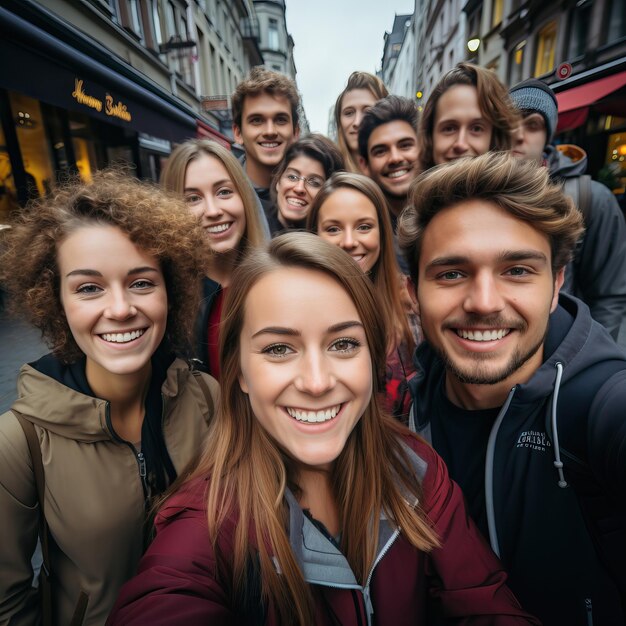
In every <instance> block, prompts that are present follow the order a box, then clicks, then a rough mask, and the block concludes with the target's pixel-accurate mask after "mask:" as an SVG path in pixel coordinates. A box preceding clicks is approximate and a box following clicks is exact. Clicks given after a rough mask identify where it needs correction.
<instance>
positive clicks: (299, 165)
mask: <svg viewBox="0 0 626 626" xmlns="http://www.w3.org/2000/svg"><path fill="white" fill-rule="evenodd" d="M344 169H345V167H344V163H343V157H342V156H341V152H339V149H338V148H337V146H336V145H335V144H334V143H333V142H332V141H331V140H330V139H328V138H327V137H324V136H323V135H319V134H317V133H312V134H310V135H307V136H306V137H302V138H301V139H298V141H296V142H294V143H292V144H291V145H290V146H289V148H287V151H286V152H285V156H284V157H283V160H282V161H281V162H280V164H279V166H278V167H277V168H276V171H275V172H274V178H273V180H272V188H271V190H272V196H273V199H274V211H273V213H271V214H270V215H269V216H268V222H269V226H270V232H271V233H272V236H275V235H277V234H278V233H280V232H282V231H286V230H297V229H301V230H302V229H304V228H305V227H306V218H307V215H308V214H309V210H310V209H311V203H312V202H313V200H315V196H316V195H317V193H318V192H319V190H320V189H321V188H322V185H323V184H324V181H325V180H326V179H327V178H328V177H329V176H330V175H331V174H333V173H334V172H339V171H342V170H344Z"/></svg>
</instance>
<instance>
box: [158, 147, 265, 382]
mask: <svg viewBox="0 0 626 626" xmlns="http://www.w3.org/2000/svg"><path fill="white" fill-rule="evenodd" d="M161 185H162V186H163V187H165V189H168V190H169V191H173V192H175V193H177V194H180V195H182V196H184V198H185V202H186V203H187V206H188V207H189V208H190V209H191V211H192V213H194V214H195V215H196V216H197V217H198V218H199V219H200V225H201V226H202V230H203V232H204V234H205V238H206V239H205V241H206V245H207V246H208V247H209V250H210V251H211V252H212V253H213V254H212V255H211V257H210V258H209V260H208V262H207V267H206V270H205V272H206V274H205V277H204V279H203V281H202V290H203V297H202V301H201V303H200V311H199V314H198V317H197V320H196V347H195V355H194V356H195V357H196V358H195V362H196V364H197V365H198V367H199V369H201V370H203V371H207V372H209V373H210V374H211V375H212V376H213V377H214V378H217V379H218V380H219V376H220V367H219V359H218V355H217V345H218V340H219V328H220V321H221V317H222V302H223V300H224V294H225V291H226V289H227V288H228V287H229V285H230V283H231V275H232V273H233V270H234V269H235V267H236V266H237V265H238V264H239V262H240V261H241V259H242V258H243V257H244V256H245V255H246V253H247V252H248V251H249V250H250V249H252V248H254V247H256V246H258V245H260V244H262V243H264V241H265V236H264V234H263V228H262V226H261V221H260V216H259V212H258V209H257V204H256V199H255V197H254V190H253V189H252V187H251V186H250V183H249V182H248V180H247V179H246V175H245V174H244V171H243V169H242V168H241V165H240V164H239V162H238V161H237V159H236V158H235V157H234V156H233V154H232V153H231V152H229V151H228V150H226V148H223V147H222V146H220V145H219V144H218V143H215V142H214V141H208V140H206V139H195V140H191V141H186V142H185V143H183V144H181V145H179V146H178V147H177V148H176V149H175V150H174V152H172V154H171V155H170V157H169V159H168V161H167V164H166V166H165V168H164V169H163V172H162V174H161Z"/></svg>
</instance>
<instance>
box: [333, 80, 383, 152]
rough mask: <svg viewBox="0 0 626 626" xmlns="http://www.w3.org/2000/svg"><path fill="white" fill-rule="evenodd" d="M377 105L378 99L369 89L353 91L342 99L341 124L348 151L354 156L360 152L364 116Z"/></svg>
mask: <svg viewBox="0 0 626 626" xmlns="http://www.w3.org/2000/svg"><path fill="white" fill-rule="evenodd" d="M374 104H376V97H375V96H374V94H373V93H372V92H371V91H370V90H369V89H352V90H351V91H347V92H346V93H345V94H344V96H343V98H342V99H341V111H340V113H339V122H340V124H341V130H342V132H343V137H344V139H345V140H346V145H347V146H348V149H349V150H350V152H352V153H353V154H356V153H357V152H358V151H359V127H360V126H361V120H362V119H363V114H364V113H365V111H367V110H368V109H369V108H370V107H371V106H372V105H374Z"/></svg>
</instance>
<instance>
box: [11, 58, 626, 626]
mask: <svg viewBox="0 0 626 626" xmlns="http://www.w3.org/2000/svg"><path fill="white" fill-rule="evenodd" d="M299 108H300V101H299V96H298V92H297V89H296V87H295V84H294V83H293V82H292V81H291V80H290V79H289V78H288V77H286V76H284V75H281V74H277V73H275V72H271V71H268V70H265V69H262V68H254V69H253V70H252V72H251V73H250V75H249V76H248V77H247V78H246V79H245V80H244V81H243V82H242V83H241V84H240V85H238V86H237V88H236V90H235V93H234V94H233V96H232V113H233V134H234V137H235V139H236V141H237V142H238V143H239V144H240V145H241V146H242V147H243V150H244V155H243V157H242V158H241V159H239V160H238V159H237V158H236V157H235V156H234V155H233V153H232V152H230V151H229V150H227V149H225V148H223V147H222V146H220V145H218V144H216V143H214V142H211V141H207V140H197V139H196V140H190V141H187V142H184V143H182V144H180V145H179V146H177V147H176V148H175V149H174V151H173V152H172V154H171V155H170V157H169V158H168V161H167V163H166V165H165V167H164V169H163V172H162V176H161V185H160V188H157V187H154V186H151V185H148V184H146V183H143V182H141V181H138V180H135V179H133V178H132V177H130V176H129V175H127V174H125V173H122V172H119V171H104V172H101V173H99V174H97V175H96V176H95V178H94V180H93V182H92V183H90V184H85V183H81V182H73V183H71V184H68V185H65V186H63V187H60V188H59V189H57V190H56V191H55V192H54V193H53V194H52V195H51V196H50V197H47V198H43V199H40V200H38V201H37V202H36V203H34V204H33V205H32V206H29V207H27V209H25V210H24V211H23V213H22V214H21V216H20V218H19V219H18V221H17V222H16V224H15V225H14V227H13V228H12V233H11V237H10V242H9V243H10V245H9V248H8V250H7V252H6V253H5V254H4V256H3V259H2V262H1V264H0V267H1V268H2V276H1V280H2V283H3V285H4V287H5V289H6V290H7V291H8V293H10V295H11V300H12V305H13V308H14V309H15V310H16V311H18V312H20V314H21V315H23V316H25V317H26V318H27V319H29V320H30V321H31V322H32V323H33V324H34V325H35V326H36V327H37V328H39V329H40V331H41V333H42V335H43V337H44V339H45V340H46V341H47V343H48V344H49V345H50V348H51V353H50V354H48V355H46V356H43V357H42V358H40V359H39V360H38V361H36V362H34V363H31V364H27V365H24V366H23V368H22V369H21V371H20V375H19V380H18V391H17V400H16V401H15V403H14V404H13V406H12V408H11V410H10V411H8V412H7V413H5V414H4V415H2V416H0V526H1V527H2V528H3V541H2V543H1V544H0V624H1V625H4V624H6V625H7V626H8V625H17V624H36V623H40V622H41V623H44V624H103V623H105V621H106V622H107V624H112V625H113V624H176V623H189V624H200V623H207V624H224V625H225V624H291V623H297V624H311V625H312V624H328V625H331V624H355V625H356V624H380V625H383V624H393V625H396V624H398V625H399V624H407V625H408V624H412V625H415V624H446V623H450V624H452V623H454V624H476V625H482V624H484V625H486V624H493V625H502V626H504V625H507V626H508V625H518V624H519V625H522V624H539V623H543V624H545V625H546V626H564V625H566V624H567V625H568V626H569V625H571V626H589V625H592V624H593V625H595V626H598V625H599V626H613V625H618V624H621V625H623V624H624V623H625V620H626V574H625V572H624V563H625V562H626V498H625V497H624V494H625V493H626V419H625V415H624V409H623V407H624V406H625V404H626V354H625V353H624V352H623V351H622V350H621V349H620V348H619V347H618V346H617V344H616V343H615V341H614V338H615V337H616V336H617V332H618V331H619V327H620V324H621V321H622V318H623V316H624V313H625V311H626V225H625V224H624V218H623V216H622V214H621V212H620V209H619V206H618V205H617V203H616V201H615V198H614V197H613V196H612V194H611V193H610V191H609V190H608V189H606V188H605V187H603V186H602V185H600V184H599V183H596V182H595V181H592V180H590V178H589V177H587V176H585V175H584V174H583V173H582V172H584V167H585V163H584V160H579V161H578V162H573V161H572V160H571V159H570V158H569V157H567V156H566V155H565V154H563V153H562V152H560V151H558V150H556V149H555V148H553V147H552V146H551V145H550V141H551V139H552V136H553V134H554V131H555V129H556V124H557V117H558V112H557V106H556V99H555V97H554V94H553V93H552V92H551V90H550V88H549V87H548V86H547V85H545V84H543V83H542V82H540V81H537V80H530V81H525V82H524V83H521V84H520V85H517V86H516V87H515V88H513V89H512V90H511V92H510V93H509V92H508V90H507V89H506V88H505V87H504V86H503V85H502V84H501V83H500V82H499V81H498V80H497V78H496V76H495V74H493V73H492V72H490V71H488V70H485V69H483V68H480V67H478V66H475V65H471V64H465V63H461V64H459V65H458V66H457V67H455V68H454V69H453V70H452V71H450V72H449V73H447V74H446V75H445V76H443V77H442V79H441V80H440V82H439V83H438V85H437V86H436V87H435V89H434V90H433V93H432V95H431V96H430V98H429V99H428V101H427V103H426V105H425V107H424V111H423V113H422V114H421V115H418V111H417V108H416V106H415V104H414V103H413V102H411V101H410V100H407V99H405V98H401V97H398V96H394V95H389V94H388V91H387V89H386V87H385V86H384V84H383V83H382V82H381V81H380V79H378V78H377V77H375V76H373V75H371V74H368V73H365V72H354V73H353V74H352V75H351V76H350V77H349V79H348V82H347V85H346V88H345V89H344V91H343V92H342V93H341V94H340V95H339V97H338V99H337V102H336V106H335V121H336V126H337V142H336V144H335V143H333V142H332V141H331V140H329V139H328V138H326V137H324V136H322V135H319V134H310V135H307V136H304V137H300V132H299V119H298V111H299ZM568 181H569V182H568ZM566 292H567V293H566ZM611 335H613V336H611ZM38 541H39V542H40V544H41V553H42V558H43V564H41V567H40V568H39V567H38V564H37V560H38V558H37V557H38V554H39V550H37V544H38ZM39 569H40V573H39V574H38V575H36V574H35V572H37V571H39Z"/></svg>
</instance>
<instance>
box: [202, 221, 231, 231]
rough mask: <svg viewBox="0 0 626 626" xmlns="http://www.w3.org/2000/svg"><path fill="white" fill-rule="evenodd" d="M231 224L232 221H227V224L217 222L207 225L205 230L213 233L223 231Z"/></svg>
mask: <svg viewBox="0 0 626 626" xmlns="http://www.w3.org/2000/svg"><path fill="white" fill-rule="evenodd" d="M231 224H232V222H228V223H227V224H217V226H207V230H208V231H209V232H210V233H213V234H217V233H223V232H224V231H225V230H228V229H229V228H230V225H231Z"/></svg>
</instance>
